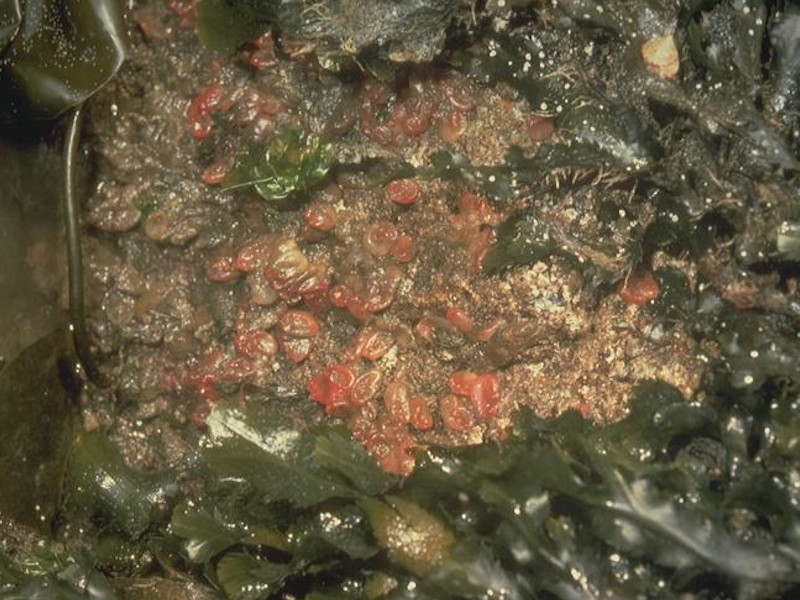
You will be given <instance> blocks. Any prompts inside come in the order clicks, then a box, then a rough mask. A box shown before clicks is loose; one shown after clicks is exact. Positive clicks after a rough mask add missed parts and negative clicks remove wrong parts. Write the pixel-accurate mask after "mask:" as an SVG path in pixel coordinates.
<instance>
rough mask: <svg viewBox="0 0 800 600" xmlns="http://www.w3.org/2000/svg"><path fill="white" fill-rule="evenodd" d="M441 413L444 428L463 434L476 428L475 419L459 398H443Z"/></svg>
mask: <svg viewBox="0 0 800 600" xmlns="http://www.w3.org/2000/svg"><path fill="white" fill-rule="evenodd" d="M439 412H440V413H441V415H442V421H443V422H444V426H445V427H447V428H448V429H450V430H452V431H455V432H458V433H463V432H466V431H469V430H470V429H472V428H473V427H474V426H475V418H474V417H473V416H472V413H471V412H470V410H469V409H468V408H467V407H466V406H464V405H463V404H462V402H461V400H460V399H459V397H458V396H454V395H452V394H451V395H449V396H445V397H444V398H442V399H441V400H440V401H439Z"/></svg>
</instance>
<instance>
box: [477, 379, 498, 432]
mask: <svg viewBox="0 0 800 600" xmlns="http://www.w3.org/2000/svg"><path fill="white" fill-rule="evenodd" d="M469 399H470V400H471V401H472V408H473V410H474V411H475V414H476V415H478V416H479V417H480V418H481V419H483V420H484V421H489V420H491V419H494V418H495V417H496V416H497V415H498V412H499V410H500V380H499V379H498V378H497V375H495V374H494V373H484V374H483V375H478V377H477V378H476V379H475V383H474V384H473V386H472V389H471V390H470V394H469Z"/></svg>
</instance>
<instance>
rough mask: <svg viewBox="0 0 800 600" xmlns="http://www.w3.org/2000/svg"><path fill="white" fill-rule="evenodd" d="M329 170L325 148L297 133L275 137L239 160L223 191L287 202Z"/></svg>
mask: <svg viewBox="0 0 800 600" xmlns="http://www.w3.org/2000/svg"><path fill="white" fill-rule="evenodd" d="M329 169H330V151H329V148H328V145H327V144H325V143H324V142H323V141H322V140H321V139H320V138H319V137H316V136H312V135H306V134H304V133H302V132H300V131H298V130H296V129H284V130H282V131H279V132H278V133H276V135H275V136H274V137H273V138H272V139H271V140H270V142H269V143H268V144H267V147H266V148H265V149H262V148H257V147H252V148H250V149H249V151H247V152H245V153H244V154H242V155H241V156H240V157H239V160H238V161H237V164H236V166H235V167H234V168H233V169H232V170H231V171H230V172H229V173H228V175H227V176H226V177H225V180H224V182H223V185H224V188H223V189H225V190H250V189H252V190H254V191H255V192H256V193H257V194H258V195H259V196H261V197H262V198H263V199H264V200H270V201H276V200H287V199H290V198H291V197H293V196H296V195H298V194H301V193H302V192H305V191H307V190H309V189H310V188H312V187H314V186H315V185H317V184H319V183H320V182H321V181H322V180H323V179H324V178H325V176H326V175H327V174H328V170H329Z"/></svg>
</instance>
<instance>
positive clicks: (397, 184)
mask: <svg viewBox="0 0 800 600" xmlns="http://www.w3.org/2000/svg"><path fill="white" fill-rule="evenodd" d="M421 195H422V188H420V186H419V184H418V183H417V182H416V181H414V180H413V179H396V180H395V181H390V182H389V183H387V184H386V198H388V199H389V200H390V201H391V202H394V203H395V204H399V205H400V206H409V205H411V204H414V203H415V202H416V201H417V200H419V198H420V196H421Z"/></svg>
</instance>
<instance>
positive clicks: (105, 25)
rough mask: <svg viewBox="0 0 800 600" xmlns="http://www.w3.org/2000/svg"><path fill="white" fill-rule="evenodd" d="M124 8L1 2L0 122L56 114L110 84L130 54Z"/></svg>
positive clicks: (88, 1) (91, 2) (100, 0)
mask: <svg viewBox="0 0 800 600" xmlns="http://www.w3.org/2000/svg"><path fill="white" fill-rule="evenodd" d="M125 37H126V34H125V27H124V25H123V18H122V10H121V7H120V6H119V5H118V4H117V3H115V2H106V1H105V0H68V1H66V2H61V1H55V0H13V1H9V0H4V1H3V2H2V3H0V95H1V96H2V98H3V101H2V103H0V121H18V120H22V119H30V118H37V119H51V118H53V117H56V116H58V115H59V114H61V113H63V112H64V111H66V110H67V109H69V108H71V107H73V106H76V105H78V104H80V103H81V102H83V101H84V100H86V98H88V97H89V96H91V95H92V94H94V93H95V92H96V91H97V90H98V89H100V88H101V87H102V86H103V85H105V84H106V83H107V82H108V81H109V79H111V78H112V77H113V76H114V74H115V73H116V72H117V71H118V70H119V68H120V66H121V65H122V62H123V60H124V59H125Z"/></svg>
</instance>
